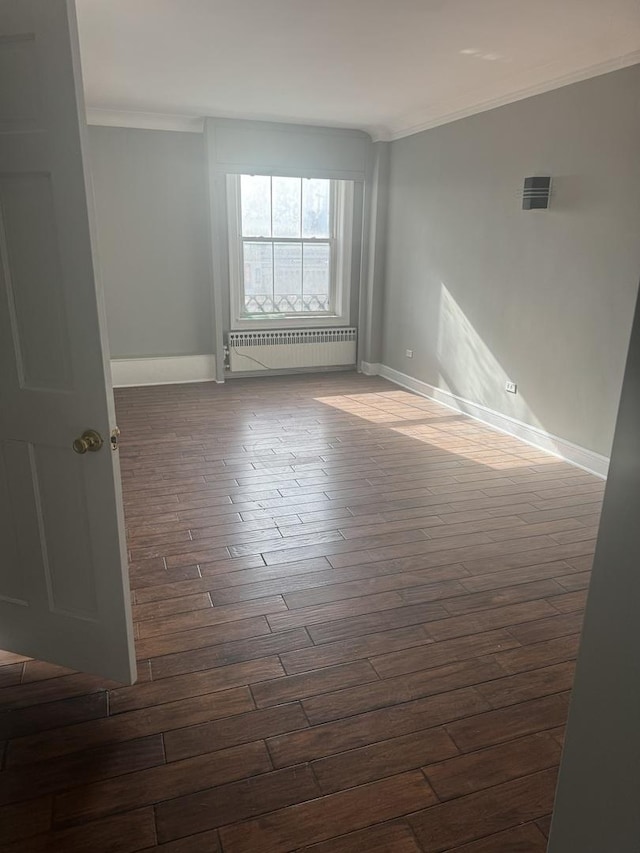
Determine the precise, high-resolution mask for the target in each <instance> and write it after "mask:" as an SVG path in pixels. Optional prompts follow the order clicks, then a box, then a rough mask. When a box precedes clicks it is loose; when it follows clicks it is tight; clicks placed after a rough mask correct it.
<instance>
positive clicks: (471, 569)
mask: <svg viewBox="0 0 640 853" xmlns="http://www.w3.org/2000/svg"><path fill="white" fill-rule="evenodd" d="M117 407H118V418H119V424H120V427H121V430H122V445H121V450H120V454H121V462H122V470H123V484H124V497H125V510H126V519H127V533H128V547H129V556H130V560H131V586H132V601H133V610H134V616H135V620H136V637H137V655H138V658H139V682H138V683H137V684H136V685H135V686H133V687H123V686H121V685H116V684H111V683H105V682H103V681H102V680H101V679H99V678H96V677H93V676H88V675H83V674H79V673H73V672H70V671H67V670H64V669H62V668H60V667H55V666H52V665H49V664H46V663H43V662H39V661H31V660H27V659H24V658H21V657H20V656H17V655H12V654H8V653H0V741H2V746H1V750H2V752H1V754H2V770H1V771H0V846H1V847H2V849H3V850H4V851H6V853H44V851H61V853H75V851H85V850H91V851H92V853H135V851H142V850H157V851H158V853H213V851H223V853H279V852H280V851H281V853H286V851H293V850H309V851H315V853H355V851H364V850H366V851H370V853H383V851H393V853H416V851H429V853H436V851H456V853H515V851H521V853H541V851H543V850H544V849H545V847H546V833H547V832H548V825H549V820H548V816H549V813H550V811H551V808H552V803H553V793H554V784H555V774H556V770H557V766H558V762H559V758H560V750H561V743H562V736H563V726H564V723H565V721H566V715H567V706H568V697H569V691H570V689H571V684H572V677H573V662H574V659H575V656H576V652H577V646H578V634H579V631H580V624H581V619H582V609H583V606H584V601H585V595H586V587H587V584H588V580H589V569H590V564H591V558H592V554H593V549H594V540H595V537H596V532H597V525H598V517H599V511H600V502H601V498H602V493H603V484H602V482H601V481H599V480H597V479H596V478H595V477H592V476H590V475H589V474H586V473H584V472H583V471H581V470H578V469H577V468H573V467H571V466H569V465H567V464H565V463H563V462H561V461H559V460H558V459H556V458H554V457H552V456H550V455H547V454H545V453H543V452H541V451H539V450H537V449H535V448H532V447H529V446H528V445H525V444H521V443H519V442H518V441H516V440H515V439H512V438H510V437H508V436H505V435H502V434H500V433H496V432H492V431H491V430H489V429H486V428H484V427H483V426H481V425H480V424H478V423H476V422H474V421H472V420H470V419H468V418H465V417H463V416H461V415H459V414H457V413H455V412H453V411H451V410H449V409H446V408H444V407H442V406H440V405H438V404H436V403H432V402H430V401H427V400H425V399H423V398H421V397H418V396H415V395H413V394H411V393H409V392H406V391H403V390H400V389H399V388H397V387H396V386H393V385H391V384H389V383H387V382H385V381H384V380H382V379H379V378H367V377H363V376H358V375H356V374H351V373H345V374H338V373H333V374H325V375H320V376H309V375H307V376H298V377H287V378H285V377H278V378H262V379H246V380H236V381H233V382H227V383H226V384H225V385H224V386H216V385H213V384H202V385H185V386H167V387H158V388H144V389H128V390H123V391H119V392H118V393H117Z"/></svg>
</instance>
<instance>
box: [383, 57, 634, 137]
mask: <svg viewBox="0 0 640 853" xmlns="http://www.w3.org/2000/svg"><path fill="white" fill-rule="evenodd" d="M638 63H640V50H635V51H632V52H631V53H627V54H625V55H624V56H619V57H616V58H614V59H608V60H606V61H604V62H598V63H596V64H594V65H589V66H586V67H584V68H580V69H578V70H577V71H571V72H569V73H568V74H561V75H559V76H558V77H554V78H551V79H549V80H545V81H544V82H542V83H537V84H535V85H533V86H527V87H525V88H524V89H518V90H516V91H515V92H508V93H506V94H504V95H501V96H499V97H497V98H489V99H488V100H485V101H478V102H477V103H475V104H470V105H468V106H466V107H462V108H461V109H459V110H453V111H452V112H448V113H441V114H439V115H431V116H427V115H425V112H426V111H422V112H421V113H419V112H416V113H414V114H412V115H411V116H407V117H405V119H404V120H401V121H399V122H395V123H393V122H392V123H390V130H389V134H388V135H381V136H373V141H374V142H391V141H394V140H396V139H403V138H404V137H406V136H413V135H414V134H416V133H422V131H424V130H430V129H431V128H433V127H439V126H440V125H443V124H450V123H451V122H453V121H458V120H459V119H462V118H468V117H469V116H472V115H477V114H478V113H483V112H487V111H488V110H493V109H496V108H497V107H504V106H506V105H507V104H512V103H515V102H516V101H523V100H525V98H532V97H533V96H534V95H542V94H544V93H545V92H551V91H553V90H554V89H561V88H562V87H563V86H570V85H571V84H572V83H580V82H581V81H583V80H589V79H590V78H591V77H599V76H600V75H602V74H608V73H609V72H611V71H619V70H620V69H622V68H628V67H629V66H631V65H637V64H638Z"/></svg>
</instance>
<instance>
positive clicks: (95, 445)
mask: <svg viewBox="0 0 640 853" xmlns="http://www.w3.org/2000/svg"><path fill="white" fill-rule="evenodd" d="M103 444H104V441H103V438H102V436H101V435H100V433H99V432H96V431H95V429H86V430H85V431H84V432H83V433H82V435H81V436H80V438H76V440H75V441H74V442H73V449H74V450H75V452H76V453H86V452H87V451H89V453H97V452H98V450H100V448H101V447H102V445H103Z"/></svg>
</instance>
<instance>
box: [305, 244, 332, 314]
mask: <svg viewBox="0 0 640 853" xmlns="http://www.w3.org/2000/svg"><path fill="white" fill-rule="evenodd" d="M330 265H331V247H330V246H329V244H328V243H319V244H317V245H314V244H311V243H305V244H304V262H303V289H302V290H303V294H304V300H303V301H304V310H305V311H328V310H329V308H330V294H329V281H330V276H329V270H330Z"/></svg>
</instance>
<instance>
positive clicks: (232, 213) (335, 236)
mask: <svg viewBox="0 0 640 853" xmlns="http://www.w3.org/2000/svg"><path fill="white" fill-rule="evenodd" d="M290 177H300V176H290ZM240 178H241V175H227V214H228V231H229V294H230V306H231V329H232V331H242V329H256V328H260V329H279V328H283V327H285V328H286V327H292V328H293V327H296V328H308V327H309V326H311V327H318V326H348V325H349V308H350V301H351V269H352V245H353V181H332V193H331V199H332V211H331V220H332V233H331V236H330V244H331V261H330V263H331V279H330V285H329V286H330V293H331V310H329V311H314V312H301V311H298V312H289V313H285V312H277V313H274V314H259V315H257V314H254V315H247V314H245V313H244V282H243V275H244V262H243V247H242V242H243V238H242V212H241V205H240ZM273 240H274V242H287V241H286V240H280V239H279V238H273ZM293 242H297V241H296V240H294V241H293Z"/></svg>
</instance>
